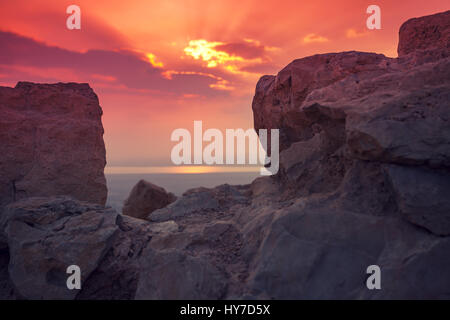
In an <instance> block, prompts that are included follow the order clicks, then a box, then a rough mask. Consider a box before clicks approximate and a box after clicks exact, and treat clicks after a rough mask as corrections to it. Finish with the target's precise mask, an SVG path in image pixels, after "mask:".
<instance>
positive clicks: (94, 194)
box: [0, 82, 107, 207]
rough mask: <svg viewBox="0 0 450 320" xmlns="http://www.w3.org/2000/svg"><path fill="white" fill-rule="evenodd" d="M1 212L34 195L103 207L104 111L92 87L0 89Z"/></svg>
mask: <svg viewBox="0 0 450 320" xmlns="http://www.w3.org/2000/svg"><path fill="white" fill-rule="evenodd" d="M0 115H1V116H0V141H1V144H0V207H1V206H4V205H6V204H8V203H11V202H14V201H16V200H19V199H23V198H27V197H34V196H55V195H69V196H73V197H75V198H76V199H79V200H85V201H90V202H94V203H99V204H104V203H105V201H106V195H107V189H106V180H105V176H104V173H103V169H104V167H105V164H106V158H105V145H104V142H103V126H102V123H101V115H102V109H101V108H100V106H99V102H98V98H97V96H96V94H95V93H94V91H93V90H92V89H91V88H90V87H89V85H88V84H76V83H65V84H64V83H58V84H34V83H30V82H19V83H18V84H17V85H16V87H15V88H8V87H0Z"/></svg>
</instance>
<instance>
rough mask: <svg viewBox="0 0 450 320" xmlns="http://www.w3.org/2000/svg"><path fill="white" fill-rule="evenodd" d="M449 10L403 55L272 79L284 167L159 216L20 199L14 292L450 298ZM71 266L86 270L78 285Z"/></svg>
mask: <svg viewBox="0 0 450 320" xmlns="http://www.w3.org/2000/svg"><path fill="white" fill-rule="evenodd" d="M448 21H450V11H449V12H445V13H441V14H438V15H433V16H429V17H423V18H419V19H412V20H410V21H408V22H406V23H405V24H404V25H403V26H402V28H401V29H400V45H399V57H398V58H396V59H393V58H387V57H384V56H383V55H378V54H372V53H361V52H344V53H337V54H324V55H316V56H313V57H308V58H304V59H299V60H295V61H294V62H292V63H291V64H289V65H288V66H287V67H286V68H284V69H283V70H282V71H280V73H279V74H278V75H277V76H264V77H262V78H261V80H260V81H259V82H258V84H257V88H256V92H255V98H254V101H253V111H254V117H255V128H257V129H259V128H280V129H281V130H280V134H281V139H282V148H281V149H282V152H281V154H280V172H279V173H278V174H277V175H276V176H272V177H262V178H258V179H256V180H255V181H253V183H251V184H250V185H245V186H230V185H222V186H218V187H216V188H212V189H207V188H197V189H192V190H189V191H187V192H186V193H184V194H183V196H182V197H180V198H178V199H177V200H176V201H175V202H173V203H171V204H169V205H167V206H166V207H164V208H159V209H157V210H155V211H153V212H151V213H150V214H149V215H148V216H147V217H146V220H143V219H135V218H132V217H128V216H122V215H118V214H117V213H115V212H114V211H113V210H111V209H105V208H103V207H102V206H98V205H97V206H96V205H91V204H88V203H83V202H79V201H76V200H74V199H71V198H66V197H56V198H55V197H50V198H33V199H23V200H21V201H19V202H16V203H13V204H9V205H8V206H7V208H6V209H5V211H4V212H3V214H2V216H1V219H0V249H1V248H2V246H1V244H2V243H3V248H4V247H5V245H7V246H8V247H9V255H4V256H0V257H1V258H2V259H3V260H4V261H6V260H8V261H9V274H8V275H5V271H4V268H3V269H2V268H0V289H1V290H2V296H4V297H13V296H14V295H15V296H17V297H21V298H36V297H37V298H47V297H55V296H59V297H61V298H68V299H72V298H76V299H95V298H110V299H132V298H135V299H233V298H250V299H424V298H426V299H448V298H449V292H448V288H449V287H450V254H449V252H450V202H449V199H450V184H449V181H450V104H449V101H450V76H449V75H450V56H449V53H450V52H449V48H448V43H449V42H450V39H449V25H448ZM429 26H433V27H431V28H430V27H429ZM411 33H413V34H420V35H422V34H426V35H428V36H425V37H413V36H411ZM422 41H424V42H422ZM72 238H74V239H76V241H75V242H74V243H72V242H71V241H69V240H68V239H72ZM0 253H1V251H0ZM0 261H2V260H0ZM30 263H32V264H33V265H35V264H37V267H35V268H36V270H31V272H25V271H24V270H30V268H31V265H30ZM67 264H80V265H82V268H83V269H85V270H86V273H87V278H86V279H85V280H84V281H83V287H82V289H81V290H79V291H77V292H76V293H68V292H65V291H64V289H63V287H64V285H65V279H66V278H65V275H66V274H65V269H64V267H65V266H66V265H67ZM370 265H378V266H380V268H381V279H382V280H381V281H382V283H381V290H368V288H367V287H366V283H365V281H366V279H367V276H368V275H367V273H366V270H367V267H368V266H370ZM38 289H41V290H38ZM11 291H13V292H11Z"/></svg>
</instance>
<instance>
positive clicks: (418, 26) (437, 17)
mask: <svg viewBox="0 0 450 320" xmlns="http://www.w3.org/2000/svg"><path fill="white" fill-rule="evenodd" d="M449 39H450V11H446V12H442V13H438V14H434V15H431V16H425V17H420V18H413V19H410V20H408V21H406V22H405V23H404V24H403V25H402V26H401V28H400V32H399V41H398V50H397V51H398V55H399V56H404V55H407V54H409V53H413V52H416V51H432V50H433V49H446V50H447V54H448V51H450V42H449V41H448V40H449ZM444 52H445V51H444Z"/></svg>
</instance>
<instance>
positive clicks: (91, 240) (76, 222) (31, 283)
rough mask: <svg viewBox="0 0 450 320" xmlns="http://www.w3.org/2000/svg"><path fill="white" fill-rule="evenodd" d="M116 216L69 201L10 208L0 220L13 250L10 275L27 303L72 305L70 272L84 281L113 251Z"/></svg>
mask: <svg viewBox="0 0 450 320" xmlns="http://www.w3.org/2000/svg"><path fill="white" fill-rule="evenodd" d="M116 218H117V213H116V212H114V211H113V210H112V209H105V208H104V207H102V206H100V205H93V204H88V203H83V202H78V201H75V200H73V199H71V198H68V197H62V196H61V197H56V198H50V199H49V198H29V199H23V200H21V201H18V202H15V203H13V204H10V205H8V206H7V207H6V209H5V211H4V212H3V215H2V217H1V225H2V229H3V230H2V231H3V233H4V234H5V235H6V238H7V241H8V247H9V254H10V261H9V275H10V277H11V281H12V282H13V284H14V287H15V289H16V290H17V294H18V296H20V297H23V298H27V299H73V298H74V297H75V296H76V295H77V293H78V290H69V289H68V288H67V285H66V280H67V277H68V274H67V273H66V270H67V267H69V266H70V265H77V266H79V267H80V269H81V272H82V277H83V278H82V279H86V278H88V277H89V275H90V274H91V273H92V272H93V271H94V270H95V269H96V268H97V266H98V264H99V263H100V261H101V260H102V259H103V257H104V256H105V254H106V253H107V252H108V250H109V249H110V248H111V246H112V243H113V241H114V237H115V236H116V234H117V231H118V227H117V226H116Z"/></svg>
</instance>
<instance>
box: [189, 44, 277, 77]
mask: <svg viewBox="0 0 450 320" xmlns="http://www.w3.org/2000/svg"><path fill="white" fill-rule="evenodd" d="M277 50H278V48H276V47H269V46H264V45H262V44H261V43H260V41H258V40H254V39H244V40H242V41H240V42H229V43H226V42H219V41H207V40H204V39H199V40H191V41H189V43H188V46H187V47H185V48H184V53H185V55H186V56H189V57H192V58H194V59H195V60H201V61H203V62H206V64H205V66H206V67H207V68H217V67H220V68H222V70H225V71H227V72H229V73H232V74H240V75H241V76H244V77H245V76H247V75H248V74H249V73H252V72H251V71H249V70H251V69H248V67H249V66H250V65H251V66H255V65H266V64H270V63H271V62H272V59H271V57H270V55H269V54H270V53H273V52H275V51H277Z"/></svg>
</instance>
